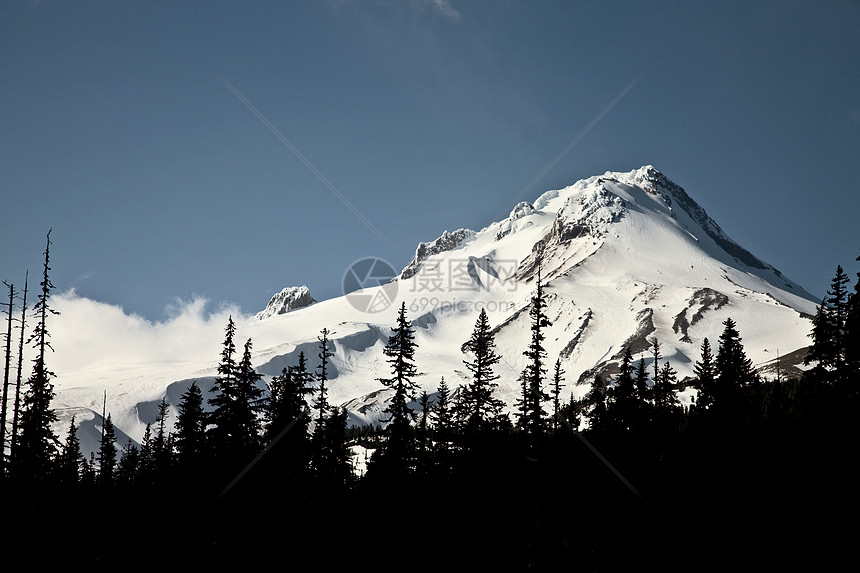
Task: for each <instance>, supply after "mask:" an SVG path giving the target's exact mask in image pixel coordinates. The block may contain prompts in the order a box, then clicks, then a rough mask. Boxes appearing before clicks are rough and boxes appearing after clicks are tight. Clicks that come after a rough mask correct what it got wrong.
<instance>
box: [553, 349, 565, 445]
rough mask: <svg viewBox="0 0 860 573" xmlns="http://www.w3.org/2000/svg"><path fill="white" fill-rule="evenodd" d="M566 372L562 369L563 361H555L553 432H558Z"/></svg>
mask: <svg viewBox="0 0 860 573" xmlns="http://www.w3.org/2000/svg"><path fill="white" fill-rule="evenodd" d="M564 374H565V372H564V370H563V369H562V368H561V359H560V358H558V359H556V361H555V368H554V369H553V372H552V389H551V394H552V431H553V432H556V431H557V430H558V423H559V415H560V414H561V398H560V397H561V389H562V388H564V384H562V382H563V381H564Z"/></svg>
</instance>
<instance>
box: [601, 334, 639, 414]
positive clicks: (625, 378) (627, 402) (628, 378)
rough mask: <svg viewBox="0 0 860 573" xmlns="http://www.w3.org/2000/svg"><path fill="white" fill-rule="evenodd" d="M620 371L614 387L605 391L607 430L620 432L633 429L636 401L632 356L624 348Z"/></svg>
mask: <svg viewBox="0 0 860 573" xmlns="http://www.w3.org/2000/svg"><path fill="white" fill-rule="evenodd" d="M620 368H621V371H620V372H619V374H618V378H616V380H615V385H614V386H613V387H612V388H610V389H608V390H607V397H608V400H607V405H606V423H607V425H608V426H609V429H612V430H615V431H620V430H627V429H630V428H632V427H633V425H634V423H635V421H636V417H637V412H636V409H637V406H638V400H637V399H636V382H635V380H634V379H633V355H632V354H631V352H630V348H629V347H628V348H626V349H625V351H624V354H623V356H622V358H621V365H620Z"/></svg>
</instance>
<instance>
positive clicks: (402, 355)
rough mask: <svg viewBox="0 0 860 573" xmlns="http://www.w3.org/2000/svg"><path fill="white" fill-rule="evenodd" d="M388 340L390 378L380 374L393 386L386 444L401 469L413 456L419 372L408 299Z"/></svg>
mask: <svg viewBox="0 0 860 573" xmlns="http://www.w3.org/2000/svg"><path fill="white" fill-rule="evenodd" d="M391 330H392V334H391V336H389V337H388V343H387V344H386V345H385V348H384V349H383V353H384V354H385V356H386V357H387V362H388V364H389V365H390V367H391V377H390V378H379V381H380V382H382V384H383V385H385V386H386V387H388V388H391V389H392V390H394V395H393V396H392V398H391V402H390V403H389V405H388V407H387V408H386V409H385V411H384V413H386V414H388V419H387V420H386V422H387V424H388V425H387V428H386V429H387V431H388V442H387V444H386V447H385V454H384V455H385V457H386V458H388V460H389V462H391V463H393V464H394V465H395V466H397V465H400V468H401V469H404V468H405V467H408V464H409V463H410V462H411V456H412V450H413V445H412V428H411V421H412V418H413V412H412V409H411V408H410V407H409V402H410V401H411V400H414V399H415V392H416V391H417V385H416V384H415V382H414V381H413V378H414V377H415V376H417V374H418V370H417V369H416V367H415V363H414V359H415V349H416V347H417V344H416V343H415V333H414V331H413V329H412V323H411V322H409V321H408V320H407V318H406V303H405V302H403V303H401V306H400V311H399V312H398V314H397V323H396V324H395V326H394V327H393V328H392V329H391Z"/></svg>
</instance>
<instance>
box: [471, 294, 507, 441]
mask: <svg viewBox="0 0 860 573" xmlns="http://www.w3.org/2000/svg"><path fill="white" fill-rule="evenodd" d="M495 348H496V343H495V341H494V340H493V333H492V330H491V329H490V322H489V319H488V318H487V312H486V310H484V309H483V308H482V309H481V312H480V314H479V315H478V320H477V322H476V323H475V328H474V330H473V331H472V335H471V337H470V338H469V340H468V341H467V342H466V343H465V344H464V345H463V349H464V350H465V351H466V352H468V353H469V354H471V355H472V359H471V360H464V361H463V364H465V366H466V369H467V370H468V371H469V373H470V374H471V377H472V379H471V381H470V382H469V383H468V384H467V385H466V386H465V387H464V388H463V401H462V408H463V411H462V412H461V417H462V419H463V422H464V426H465V431H466V432H467V433H468V434H471V435H474V434H478V433H481V432H484V431H486V430H488V429H490V428H493V427H494V426H496V425H497V423H498V418H499V416H501V413H502V408H503V407H504V403H503V402H502V401H501V400H499V399H497V398H496V397H495V396H494V391H495V388H496V387H497V386H498V384H496V380H498V379H499V376H498V375H497V374H495V373H494V372H493V367H494V366H495V365H496V364H498V362H499V360H500V357H499V356H498V355H497V354H496V350H495Z"/></svg>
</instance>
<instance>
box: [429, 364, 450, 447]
mask: <svg viewBox="0 0 860 573" xmlns="http://www.w3.org/2000/svg"><path fill="white" fill-rule="evenodd" d="M430 420H431V422H432V425H433V437H434V445H435V448H436V451H437V456H438V457H447V454H448V453H449V451H450V442H451V440H452V439H453V425H454V420H453V416H452V412H451V391H450V389H449V388H448V384H446V383H445V377H444V376H443V377H442V380H441V382H439V386H438V387H437V388H436V403H435V404H434V405H433V409H432V411H431V412H430ZM446 462H447V459H446Z"/></svg>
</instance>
